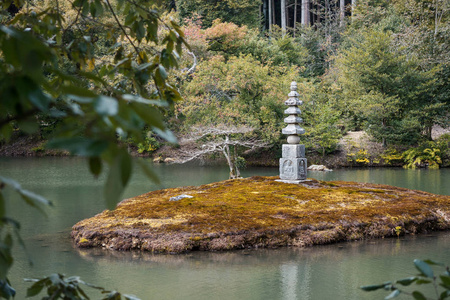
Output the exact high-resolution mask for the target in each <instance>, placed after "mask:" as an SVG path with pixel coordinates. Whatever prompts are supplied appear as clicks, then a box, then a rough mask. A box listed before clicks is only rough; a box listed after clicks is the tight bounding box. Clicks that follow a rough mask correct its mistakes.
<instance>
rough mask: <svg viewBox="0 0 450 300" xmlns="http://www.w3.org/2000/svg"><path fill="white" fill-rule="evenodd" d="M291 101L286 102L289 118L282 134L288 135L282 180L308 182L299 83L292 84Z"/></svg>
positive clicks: (281, 173) (286, 111)
mask: <svg viewBox="0 0 450 300" xmlns="http://www.w3.org/2000/svg"><path fill="white" fill-rule="evenodd" d="M288 96H289V99H288V100H286V101H285V102H284V104H285V105H287V106H288V108H287V109H286V110H285V111H284V113H285V114H286V115H288V117H286V118H285V119H284V122H285V123H287V126H286V128H283V131H282V133H283V134H286V135H287V136H288V137H287V142H288V143H287V144H283V154H282V157H281V158H280V179H281V180H282V181H285V182H293V183H297V182H301V181H303V180H306V175H307V161H306V158H305V145H300V144H299V143H300V136H299V135H300V134H304V133H305V129H303V128H301V127H300V125H299V124H300V123H302V122H303V120H302V118H300V117H299V115H300V114H301V111H300V109H299V108H298V106H299V105H301V104H302V103H303V102H302V101H301V100H299V99H298V96H299V94H298V93H297V83H296V82H295V81H294V82H292V83H291V92H290V93H289V95H288Z"/></svg>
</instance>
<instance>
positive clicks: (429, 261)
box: [424, 259, 445, 267]
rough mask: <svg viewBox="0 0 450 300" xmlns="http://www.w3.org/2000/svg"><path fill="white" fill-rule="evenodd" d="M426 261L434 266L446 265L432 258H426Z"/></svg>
mask: <svg viewBox="0 0 450 300" xmlns="http://www.w3.org/2000/svg"><path fill="white" fill-rule="evenodd" d="M424 262H426V263H427V264H429V265H434V266H442V267H443V266H445V265H444V264H443V263H441V262H437V261H434V260H431V259H425V260H424Z"/></svg>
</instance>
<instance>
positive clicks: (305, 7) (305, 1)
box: [302, 0, 309, 26]
mask: <svg viewBox="0 0 450 300" xmlns="http://www.w3.org/2000/svg"><path fill="white" fill-rule="evenodd" d="M302 25H304V26H306V25H309V0H302Z"/></svg>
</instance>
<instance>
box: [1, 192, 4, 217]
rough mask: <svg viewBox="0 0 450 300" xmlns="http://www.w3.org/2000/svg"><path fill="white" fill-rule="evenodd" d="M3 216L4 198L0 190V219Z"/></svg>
mask: <svg viewBox="0 0 450 300" xmlns="http://www.w3.org/2000/svg"><path fill="white" fill-rule="evenodd" d="M4 216H5V198H4V197H3V194H2V192H1V190H0V219H1V218H3V217H4Z"/></svg>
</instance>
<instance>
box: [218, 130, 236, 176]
mask: <svg viewBox="0 0 450 300" xmlns="http://www.w3.org/2000/svg"><path fill="white" fill-rule="evenodd" d="M229 141H230V137H229V136H228V135H227V136H226V137H225V147H223V151H222V152H223V155H224V156H225V158H226V160H227V164H228V167H229V168H230V179H236V178H239V171H238V172H236V164H235V159H234V158H233V153H231V150H230V145H229Z"/></svg>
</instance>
